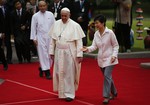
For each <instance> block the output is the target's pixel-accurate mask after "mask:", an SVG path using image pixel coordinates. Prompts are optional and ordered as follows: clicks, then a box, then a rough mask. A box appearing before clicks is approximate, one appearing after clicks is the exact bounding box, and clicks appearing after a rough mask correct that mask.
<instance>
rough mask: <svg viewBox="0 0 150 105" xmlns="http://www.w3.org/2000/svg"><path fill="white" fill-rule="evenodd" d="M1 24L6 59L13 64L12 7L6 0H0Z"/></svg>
mask: <svg viewBox="0 0 150 105" xmlns="http://www.w3.org/2000/svg"><path fill="white" fill-rule="evenodd" d="M0 20H1V21H0V24H1V27H0V28H1V29H2V30H3V33H4V34H5V37H4V44H5V46H6V59H7V63H8V64H12V46H11V35H10V34H11V27H10V9H9V7H8V4H7V1H6V0H0Z"/></svg>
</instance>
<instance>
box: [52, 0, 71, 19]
mask: <svg viewBox="0 0 150 105" xmlns="http://www.w3.org/2000/svg"><path fill="white" fill-rule="evenodd" d="M69 5H71V4H70V3H69V2H68V1H67V0H63V1H62V0H54V1H53V2H52V3H51V4H50V6H49V11H51V12H52V13H53V14H54V16H55V19H56V20H58V19H60V18H61V16H60V11H61V9H62V8H64V7H69Z"/></svg>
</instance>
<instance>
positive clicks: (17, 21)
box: [11, 0, 30, 64]
mask: <svg viewBox="0 0 150 105" xmlns="http://www.w3.org/2000/svg"><path fill="white" fill-rule="evenodd" d="M14 7H15V9H14V10H13V11H12V13H11V31H12V32H11V33H12V35H14V44H15V49H16V54H17V58H18V61H19V63H20V64H22V63H24V62H26V60H27V62H28V63H30V59H28V57H27V53H30V52H29V51H28V49H27V46H28V42H27V43H26V30H25V25H24V22H23V20H24V15H25V12H26V11H25V10H24V9H23V7H22V4H21V1H20V0H15V1H14Z"/></svg>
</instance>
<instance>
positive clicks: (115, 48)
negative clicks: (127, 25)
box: [111, 33, 119, 57]
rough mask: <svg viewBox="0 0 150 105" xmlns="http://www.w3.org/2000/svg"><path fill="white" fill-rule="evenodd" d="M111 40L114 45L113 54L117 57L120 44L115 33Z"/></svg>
mask: <svg viewBox="0 0 150 105" xmlns="http://www.w3.org/2000/svg"><path fill="white" fill-rule="evenodd" d="M112 34H113V33H112ZM111 41H112V46H113V54H112V56H115V57H117V55H118V49H119V45H118V41H117V39H116V36H115V35H111Z"/></svg>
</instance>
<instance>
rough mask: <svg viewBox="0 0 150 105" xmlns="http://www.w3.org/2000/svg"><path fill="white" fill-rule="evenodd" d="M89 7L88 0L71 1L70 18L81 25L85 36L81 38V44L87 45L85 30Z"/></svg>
mask: <svg viewBox="0 0 150 105" xmlns="http://www.w3.org/2000/svg"><path fill="white" fill-rule="evenodd" d="M89 9H90V4H89V2H88V0H75V1H74V3H73V12H72V13H73V14H72V19H73V20H74V21H76V22H78V23H79V24H80V26H81V27H82V29H83V31H84V33H85V35H86V37H84V38H83V45H84V46H86V45H87V31H88V24H89V21H90V19H89V16H88V13H89Z"/></svg>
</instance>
